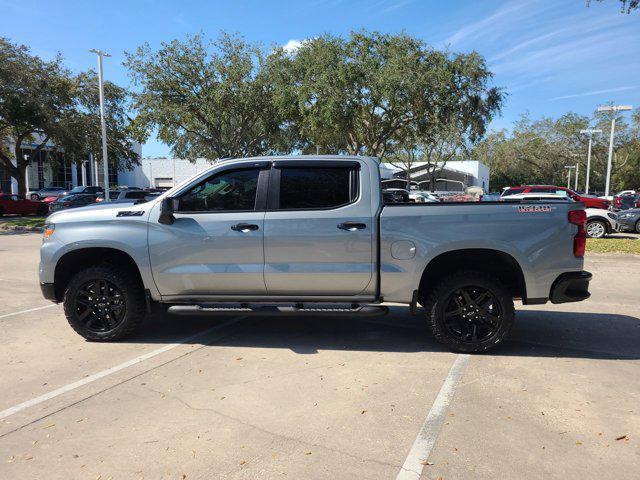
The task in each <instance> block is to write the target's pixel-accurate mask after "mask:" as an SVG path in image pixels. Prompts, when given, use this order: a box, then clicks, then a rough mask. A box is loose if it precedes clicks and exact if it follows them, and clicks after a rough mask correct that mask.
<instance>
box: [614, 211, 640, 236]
mask: <svg viewBox="0 0 640 480" xmlns="http://www.w3.org/2000/svg"><path fill="white" fill-rule="evenodd" d="M618 230H619V231H621V232H636V233H640V208H631V209H629V210H623V211H621V212H618Z"/></svg>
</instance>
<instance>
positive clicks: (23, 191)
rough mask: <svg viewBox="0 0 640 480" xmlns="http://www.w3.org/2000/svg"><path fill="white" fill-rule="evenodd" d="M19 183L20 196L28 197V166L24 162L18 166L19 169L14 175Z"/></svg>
mask: <svg viewBox="0 0 640 480" xmlns="http://www.w3.org/2000/svg"><path fill="white" fill-rule="evenodd" d="M12 177H13V178H15V179H16V180H17V181H18V195H22V196H23V197H25V198H26V197H27V193H29V192H27V165H26V164H25V163H24V162H20V163H19V164H18V168H17V169H16V172H15V174H14V175H12Z"/></svg>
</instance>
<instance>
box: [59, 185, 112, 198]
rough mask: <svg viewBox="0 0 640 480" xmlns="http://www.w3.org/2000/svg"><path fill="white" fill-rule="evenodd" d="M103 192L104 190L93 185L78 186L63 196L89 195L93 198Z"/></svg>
mask: <svg viewBox="0 0 640 480" xmlns="http://www.w3.org/2000/svg"><path fill="white" fill-rule="evenodd" d="M103 192H104V188H102V187H98V186H94V185H78V186H77V187H74V188H72V189H71V190H69V191H67V192H65V193H64V195H80V194H90V195H94V196H95V195H98V194H99V193H103Z"/></svg>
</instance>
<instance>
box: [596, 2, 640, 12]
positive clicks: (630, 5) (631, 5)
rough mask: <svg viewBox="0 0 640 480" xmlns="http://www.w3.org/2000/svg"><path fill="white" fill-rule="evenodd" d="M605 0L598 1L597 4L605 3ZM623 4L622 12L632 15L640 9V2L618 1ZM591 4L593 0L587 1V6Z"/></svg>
mask: <svg viewBox="0 0 640 480" xmlns="http://www.w3.org/2000/svg"><path fill="white" fill-rule="evenodd" d="M603 1H604V0H596V2H603ZM618 1H619V2H620V3H621V4H622V8H621V9H622V11H623V12H627V13H631V12H632V11H634V10H636V9H637V8H638V7H640V0H618ZM590 3H591V0H587V6H588V5H589V4H590Z"/></svg>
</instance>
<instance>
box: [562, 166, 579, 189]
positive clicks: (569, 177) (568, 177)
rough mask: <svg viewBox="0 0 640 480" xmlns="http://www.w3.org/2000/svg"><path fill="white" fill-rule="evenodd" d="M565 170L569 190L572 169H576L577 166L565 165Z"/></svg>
mask: <svg viewBox="0 0 640 480" xmlns="http://www.w3.org/2000/svg"><path fill="white" fill-rule="evenodd" d="M564 168H566V169H567V188H571V169H572V168H576V166H575V165H565V166H564Z"/></svg>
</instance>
